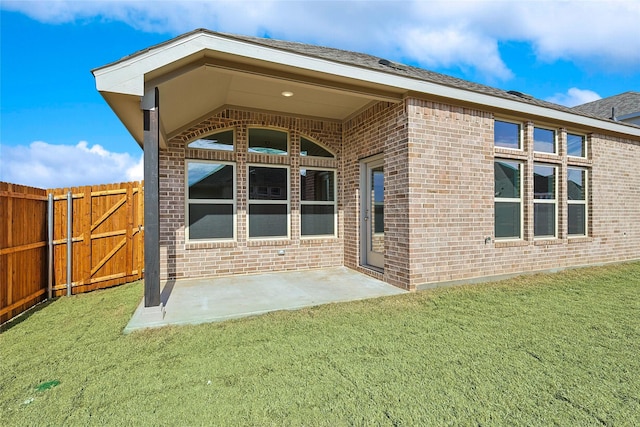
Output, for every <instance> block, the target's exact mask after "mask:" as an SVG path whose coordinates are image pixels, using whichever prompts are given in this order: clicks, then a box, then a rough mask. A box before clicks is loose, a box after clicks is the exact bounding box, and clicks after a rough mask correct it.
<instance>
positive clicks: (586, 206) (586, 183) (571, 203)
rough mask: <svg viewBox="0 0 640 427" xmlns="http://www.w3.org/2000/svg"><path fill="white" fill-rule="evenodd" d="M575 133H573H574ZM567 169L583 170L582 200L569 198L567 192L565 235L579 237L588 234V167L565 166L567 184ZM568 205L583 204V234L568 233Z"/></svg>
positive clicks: (571, 237)
mask: <svg viewBox="0 0 640 427" xmlns="http://www.w3.org/2000/svg"><path fill="white" fill-rule="evenodd" d="M574 135H575V134H574ZM569 170H579V171H582V172H584V183H583V185H584V200H569V195H568V194H567V236H568V238H569V239H575V238H580V237H587V236H589V169H587V168H582V167H577V166H567V177H566V181H567V185H568V183H569ZM568 205H583V206H584V234H569V207H568Z"/></svg>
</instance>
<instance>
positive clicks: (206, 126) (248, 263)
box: [160, 109, 343, 279]
mask: <svg viewBox="0 0 640 427" xmlns="http://www.w3.org/2000/svg"><path fill="white" fill-rule="evenodd" d="M254 126H258V127H260V126H264V127H277V128H279V129H282V130H286V131H288V132H289V140H290V141H289V151H290V155H289V156H270V155H265V154H256V153H248V150H247V145H248V142H247V128H248V127H254ZM228 127H234V128H235V129H236V150H235V151H234V152H224V151H214V150H200V149H192V148H187V144H188V143H189V142H191V141H193V140H194V139H197V138H198V137H200V136H205V135H207V134H210V133H212V132H213V131H215V130H216V129H224V128H228ZM341 133H342V125H341V124H340V123H336V122H329V121H322V120H311V119H303V118H294V117H283V116H279V115H272V114H266V113H259V112H250V111H240V110H233V109H228V110H224V111H221V112H219V113H217V114H216V115H214V116H213V117H211V118H209V119H207V120H204V121H203V122H202V123H200V124H198V125H196V126H194V127H192V128H190V129H188V130H187V131H185V132H183V133H182V134H180V135H178V136H176V137H174V138H172V139H171V140H170V141H169V143H168V145H169V147H168V149H167V150H162V151H161V152H160V234H161V236H160V246H161V277H162V278H163V279H166V278H185V277H208V276H223V275H232V274H243V273H256V272H265V271H286V270H298V269H311V268H320V267H329V266H339V265H342V254H343V237H342V234H343V232H342V218H341V216H340V215H339V217H338V229H337V237H335V238H333V237H330V238H321V239H317V238H316V239H314V238H308V239H307V238H305V239H301V238H300V220H299V199H300V188H299V187H300V182H299V178H298V177H299V170H300V167H301V166H315V167H322V168H335V169H336V170H337V174H336V178H337V180H338V190H339V191H338V210H339V211H341V204H342V200H341V194H342V187H341V182H342V179H341V177H340V172H339V168H338V165H339V163H340V158H341ZM300 135H305V136H307V137H311V138H312V139H314V140H316V141H318V142H320V143H322V144H324V145H325V146H327V147H328V148H330V149H331V150H332V151H333V152H335V153H336V154H337V159H335V160H334V159H318V158H306V157H300V156H299V151H300V143H299V141H300V140H299V138H300ZM185 159H201V160H218V161H228V162H235V165H236V178H237V187H238V189H237V213H236V215H237V219H236V223H237V228H236V230H237V231H236V239H235V241H226V242H197V241H191V242H187V241H186V239H185ZM249 163H251V164H254V163H263V164H265V165H268V164H284V165H288V166H289V167H290V174H291V181H290V189H289V191H290V200H291V203H290V212H291V214H290V218H291V223H290V233H291V238H290V239H286V240H266V239H265V240H253V239H251V240H249V239H248V236H247V227H246V219H247V217H246V212H247V202H246V200H247V194H246V193H247V177H246V175H247V164H249ZM280 250H285V255H278V252H279V251H280Z"/></svg>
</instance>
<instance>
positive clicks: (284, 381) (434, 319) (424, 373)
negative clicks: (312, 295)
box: [0, 263, 640, 426]
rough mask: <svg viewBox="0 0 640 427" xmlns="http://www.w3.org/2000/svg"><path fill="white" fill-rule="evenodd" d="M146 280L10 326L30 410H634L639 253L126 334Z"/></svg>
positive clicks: (600, 420)
mask: <svg viewBox="0 0 640 427" xmlns="http://www.w3.org/2000/svg"><path fill="white" fill-rule="evenodd" d="M141 296H142V285H141V284H140V283H136V284H131V285H125V286H122V287H119V288H115V289H110V290H105V291H97V292H94V293H90V294H84V295H78V296H74V297H69V298H60V299H58V300H55V301H53V302H51V303H48V304H46V305H43V306H42V307H40V308H39V309H38V310H36V311H33V312H31V313H30V314H29V315H28V316H25V317H24V318H22V319H20V320H19V321H18V322H14V323H12V324H9V325H8V327H7V326H5V331H4V332H2V333H1V334H0V356H1V359H0V420H2V421H1V424H2V425H3V426H21V425H181V426H182V425H224V426H231V425H260V426H263V425H311V426H315V425H319V426H326V425H329V426H342V425H407V426H413V425H439V426H440V425H483V426H484V425H509V426H512V425H526V426H536V425H544V426H547V425H562V426H570V425H576V426H589V425H594V426H599V425H612V426H614V425H615V426H627V425H628V426H633V425H640V263H633V264H623V265H617V266H609V267H600V268H590V269H580V270H572V271H566V272H563V273H558V274H552V275H536V276H526V277H520V278H517V279H513V280H509V281H504V282H499V283H491V284H485V285H474V286H466V287H456V288H448V289H436V290H433V291H425V292H420V293H416V294H409V295H402V296H397V297H389V298H380V299H375V300H368V301H360V302H354V303H343V304H332V305H326V306H320V307H315V308H310V309H305V310H300V311H295V312H278V313H272V314H269V315H265V316H259V317H254V318H247V319H242V320H235V321H229V322H224V323H216V324H209V325H200V326H182V327H167V328H162V329H156V330H147V331H142V332H137V333H133V334H130V335H126V336H125V335H123V334H122V329H123V328H124V326H125V325H126V323H127V322H128V320H129V317H130V316H131V314H132V313H133V311H134V309H135V307H136V305H137V304H138V302H139V301H140V298H141Z"/></svg>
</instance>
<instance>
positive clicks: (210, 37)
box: [94, 33, 640, 137]
mask: <svg viewBox="0 0 640 427" xmlns="http://www.w3.org/2000/svg"><path fill="white" fill-rule="evenodd" d="M204 50H211V51H218V52H222V53H228V54H232V55H237V56H243V57H246V58H251V59H255V60H259V61H265V62H272V63H277V64H282V65H286V66H291V67H296V68H301V69H306V70H310V71H315V72H321V73H325V74H330V75H336V76H340V77H346V78H350V79H355V80H361V81H364V82H369V83H375V84H380V85H385V86H390V87H395V88H399V89H403V90H407V91H415V92H420V93H424V94H428V95H434V96H440V97H444V98H450V99H455V100H460V101H463V102H469V103H473V104H478V105H485V106H487V107H490V108H492V109H493V108H498V109H504V110H508V111H513V112H516V113H520V114H522V115H534V116H541V117H545V118H550V119H555V120H560V121H565V122H570V123H573V124H576V125H580V126H587V127H592V128H599V129H603V130H608V131H612V132H617V133H622V134H627V135H633V136H636V137H640V129H636V128H633V127H630V126H626V125H620V124H616V123H613V122H608V121H604V120H598V119H595V118H590V117H585V116H581V115H577V114H572V113H568V112H564V111H559V110H554V109H552V108H547V107H542V106H538V105H532V104H527V103H524V102H518V101H515V100H510V99H505V98H500V97H496V96H492V95H488V94H483V93H479V92H473V91H469V90H466V89H461V88H454V87H450V86H445V85H441V84H437V83H432V82H427V81H424V80H419V79H415V78H409V77H403V76H398V75H393V74H389V73H384V72H380V71H376V70H369V69H366V68H361V67H357V66H353V65H348V64H342V63H338V62H333V61H330V60H326V59H321V58H316V57H310V56H305V55H301V54H297V53H293V52H287V51H282V50H278V49H274V48H270V47H267V46H262V45H257V44H253V43H250V42H245V41H240V40H236V39H229V38H225V37H221V36H218V35H214V34H208V33H195V34H192V35H189V36H186V37H184V38H181V39H178V40H175V41H174V42H173V43H171V42H170V43H169V44H168V45H164V46H160V47H158V48H155V49H151V50H149V51H147V52H143V53H141V54H139V55H137V56H134V57H132V58H129V59H125V60H123V61H121V62H118V63H115V64H113V65H112V66H107V67H105V68H101V69H98V70H95V71H94V75H95V77H96V86H97V88H98V90H99V91H109V92H117V93H126V94H129V95H138V96H144V94H145V87H144V76H145V74H147V73H149V72H151V71H153V70H156V69H158V68H161V67H163V66H165V65H167V64H170V63H172V62H175V61H178V60H180V59H182V58H185V57H187V56H189V55H193V54H196V53H198V52H202V51H204Z"/></svg>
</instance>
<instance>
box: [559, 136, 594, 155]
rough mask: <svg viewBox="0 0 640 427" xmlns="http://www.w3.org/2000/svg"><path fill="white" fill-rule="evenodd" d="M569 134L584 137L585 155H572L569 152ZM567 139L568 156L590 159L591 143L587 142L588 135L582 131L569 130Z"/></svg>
mask: <svg viewBox="0 0 640 427" xmlns="http://www.w3.org/2000/svg"><path fill="white" fill-rule="evenodd" d="M569 135H575V136H580V137H582V143H583V144H584V156H572V155H571V154H569ZM565 139H566V141H565V144H566V145H567V157H569V158H572V159H588V158H589V144H587V135H585V134H584V133H580V132H570V131H567V132H566V137H565Z"/></svg>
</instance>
